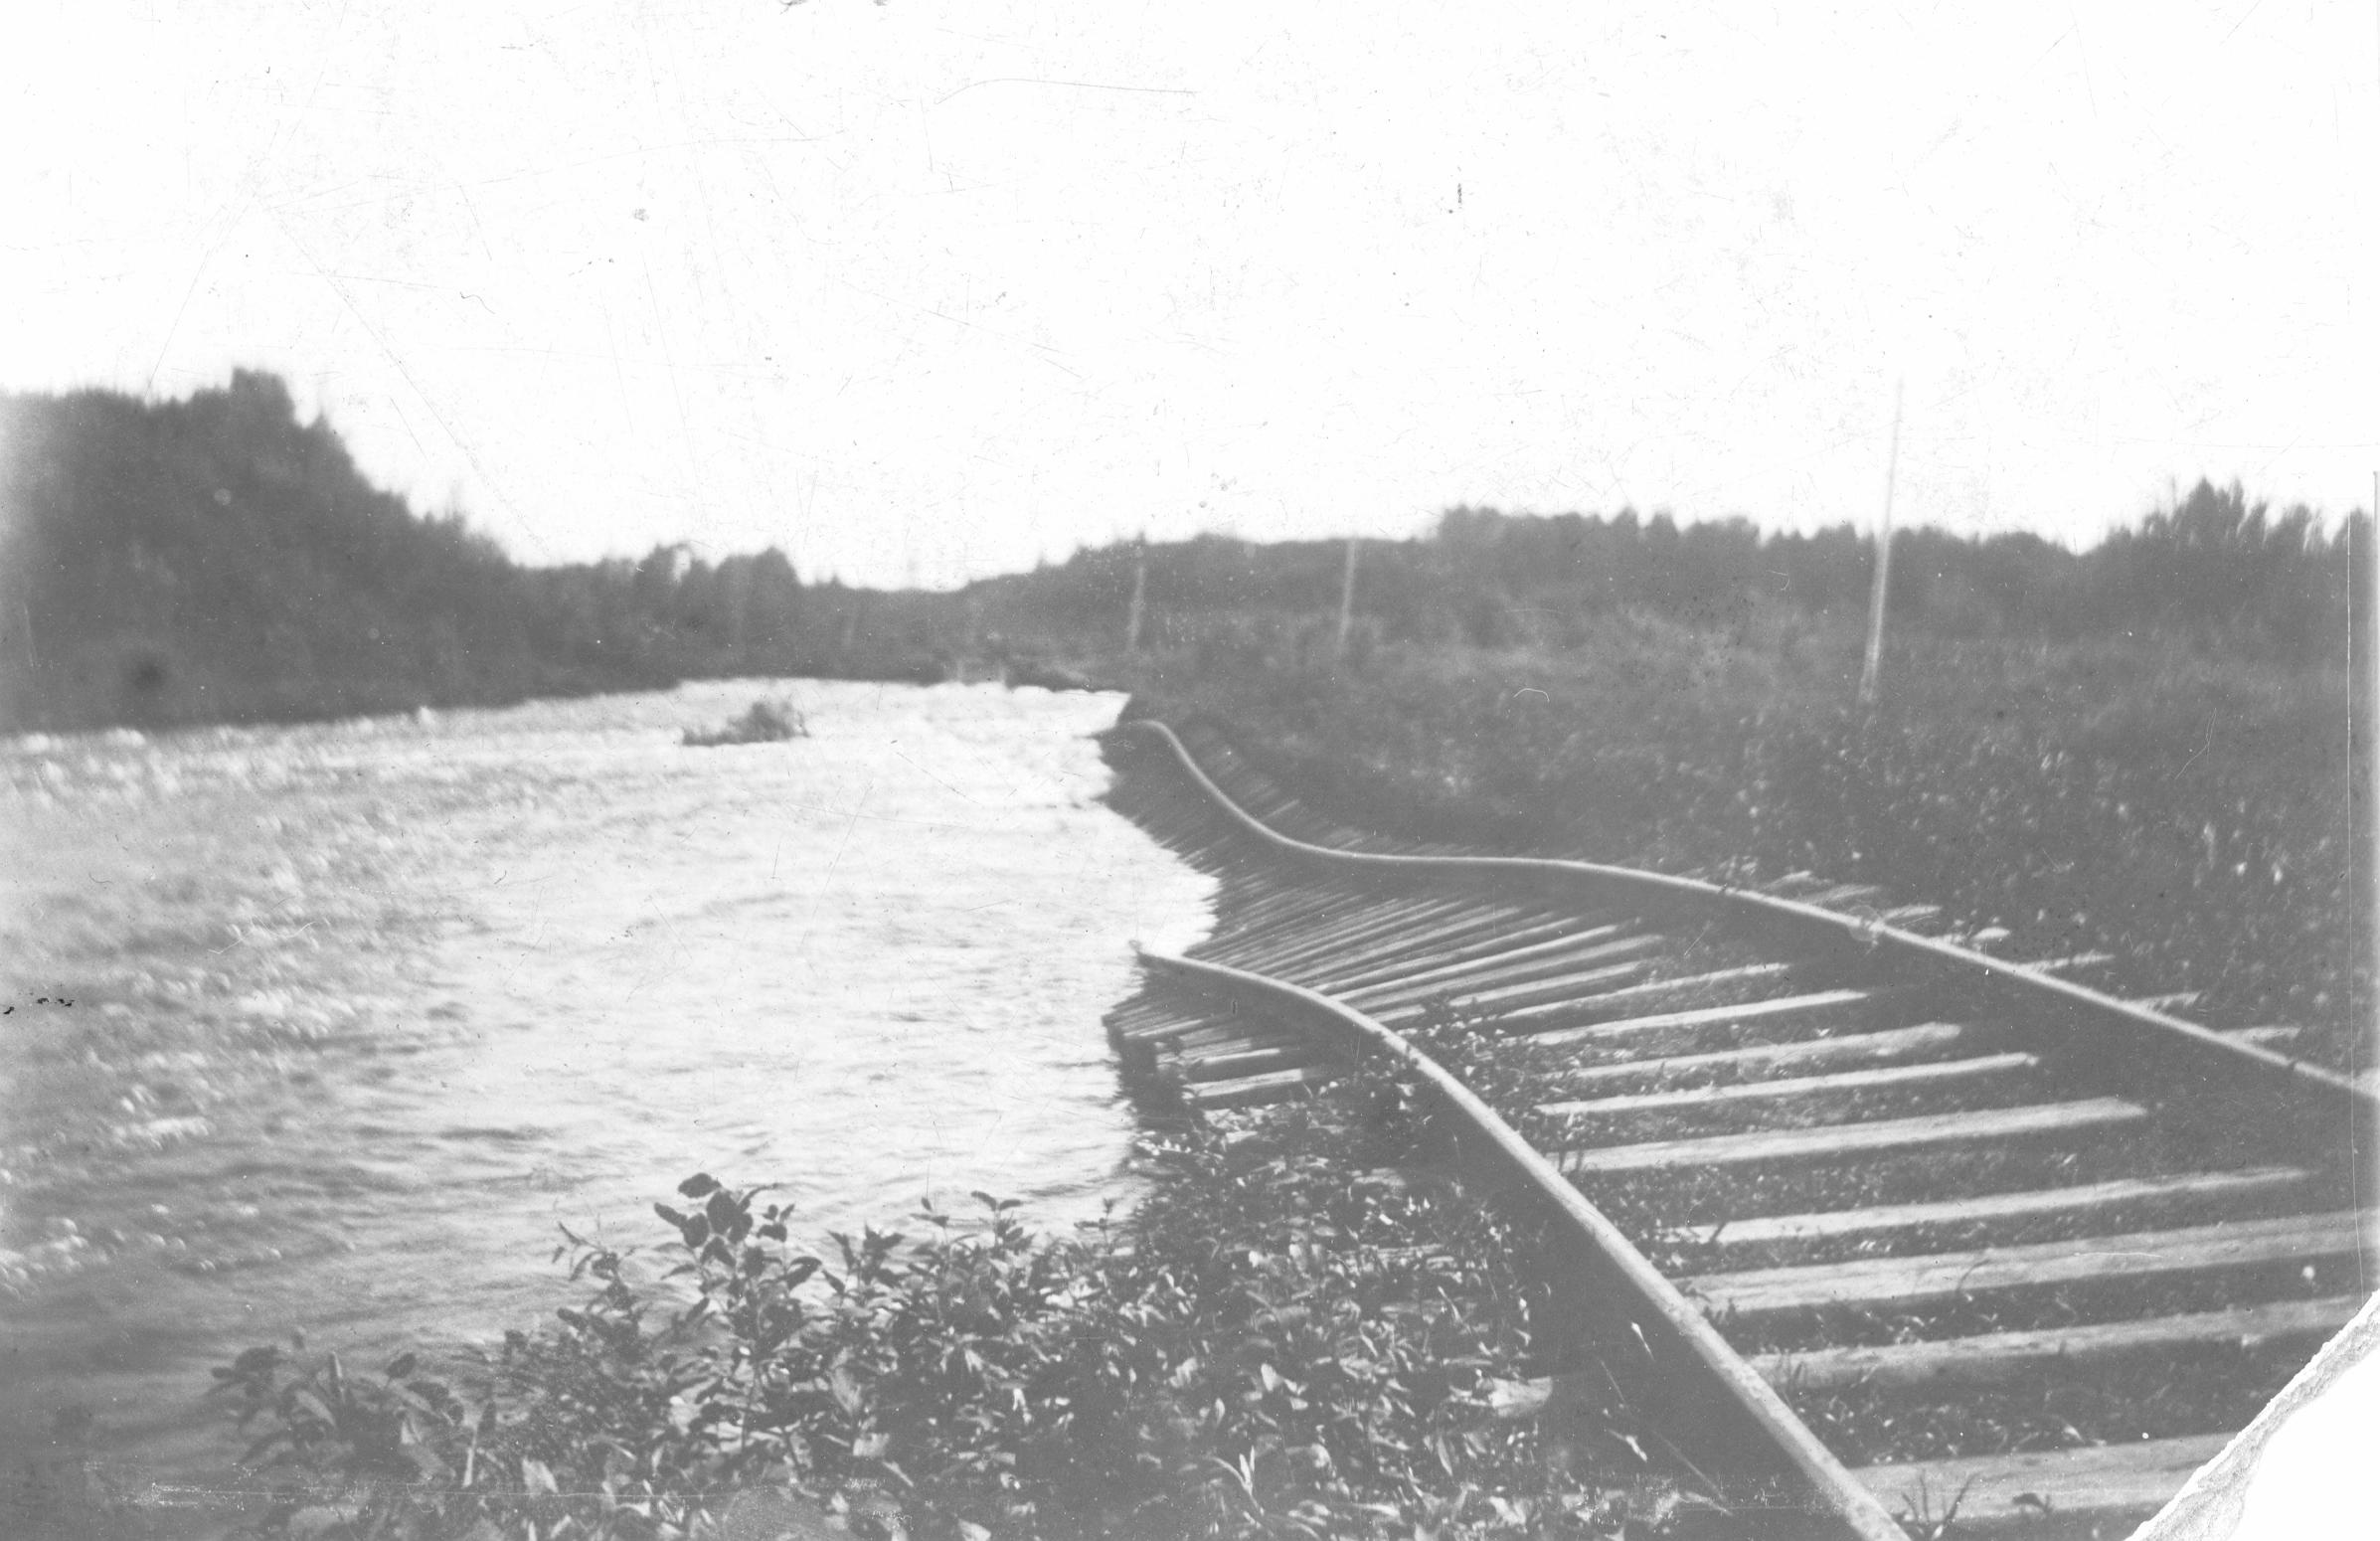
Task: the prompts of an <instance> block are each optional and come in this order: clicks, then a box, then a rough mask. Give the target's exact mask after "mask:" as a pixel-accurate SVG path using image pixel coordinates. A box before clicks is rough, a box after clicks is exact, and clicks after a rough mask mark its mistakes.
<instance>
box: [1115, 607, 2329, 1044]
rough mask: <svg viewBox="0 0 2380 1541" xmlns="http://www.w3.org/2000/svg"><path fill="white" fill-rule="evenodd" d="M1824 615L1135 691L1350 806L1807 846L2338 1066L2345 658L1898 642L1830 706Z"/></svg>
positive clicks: (1902, 895)
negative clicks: (2290, 1039)
mask: <svg viewBox="0 0 2380 1541" xmlns="http://www.w3.org/2000/svg"><path fill="white" fill-rule="evenodd" d="M1857 649H1858V637H1857V634H1856V631H1855V630H1854V629H1853V628H1852V626H1851V624H1850V623H1849V622H1848V620H1847V619H1846V620H1841V621H1837V622H1835V623H1833V624H1828V623H1826V622H1824V621H1822V620H1821V621H1809V620H1802V619H1797V618H1788V619H1775V618H1771V619H1769V620H1767V621H1765V622H1763V623H1762V624H1759V625H1755V626H1750V627H1743V628H1739V629H1738V630H1737V631H1735V632H1734V633H1732V634H1723V633H1715V632H1705V631H1697V630H1691V629H1688V628H1685V627H1681V626H1677V625H1674V624H1670V623H1668V622H1663V621H1656V620H1646V619H1641V618H1630V617H1623V616H1615V617H1613V618H1610V619H1607V620H1605V621H1603V622H1601V623H1600V626H1599V629H1598V632H1597V634H1596V635H1594V636H1593V637H1591V638H1590V639H1589V640H1588V641H1587V643H1586V644H1585V645H1584V646H1581V647H1579V648H1576V649H1572V650H1566V651H1562V652H1549V651H1540V650H1512V651H1486V650H1479V649H1446V648H1435V649H1426V650H1425V649H1419V648H1402V647H1380V648H1375V649H1371V650H1369V651H1368V652H1367V651H1365V650H1363V649H1360V648H1359V649H1358V650H1357V656H1356V657H1355V658H1353V659H1351V660H1349V661H1348V662H1347V663H1345V664H1342V665H1334V664H1331V663H1328V662H1326V661H1323V660H1321V659H1319V658H1315V657H1312V656H1310V655H1309V656H1308V657H1307V658H1306V659H1304V660H1302V661H1301V660H1299V659H1298V658H1296V657H1295V656H1293V655H1290V654H1287V653H1286V652H1285V651H1283V650H1278V649H1254V648H1244V649H1237V650H1234V649H1221V648H1215V647H1209V648H1206V649H1204V650H1203V651H1202V653H1201V654H1200V655H1199V656H1197V657H1196V658H1193V657H1191V656H1189V655H1187V654H1184V655H1178V656H1168V657H1160V658H1157V659H1153V660H1150V661H1149V662H1148V663H1147V664H1146V665H1145V666H1144V668H1143V669H1142V671H1141V675H1140V680H1139V684H1140V695H1139V700H1138V702H1137V703H1136V709H1137V710H1139V711H1142V712H1147V713H1154V714H1156V715H1161V716H1165V717H1168V718H1176V719H1180V718H1187V717H1192V716H1204V717H1207V718H1209V719H1211V720H1213V721H1215V722H1217V723H1218V724H1219V725H1221V726H1222V727H1224V728H1225V729H1226V730H1227V731H1228V732H1229V733H1231V734H1232V736H1233V737H1234V738H1235V739H1236V740H1237V741H1239V742H1240V743H1242V744H1243V745H1244V746H1246V747H1247V748H1248V749H1250V750H1251V751H1252V752H1253V753H1255V754H1256V755H1257V756H1258V758H1260V759H1261V760H1263V761H1264V762H1266V763H1268V764H1269V765H1270V766H1271V767H1272V768H1273V769H1275V771H1279V772H1281V773H1283V774H1284V775H1285V776H1286V777H1287V778H1289V779H1290V780H1291V781H1292V782H1293V783H1294V784H1296V785H1298V786H1299V787H1300V788H1301V789H1302V790H1304V791H1305V792H1306V793H1307V794H1308V795H1309V796H1310V797H1311V798H1312V799H1313V800H1314V801H1315V802H1317V803H1318V804H1320V805H1322V806H1324V807H1326V808H1328V809H1330V810H1331V811H1333V812H1335V813H1337V814H1339V815H1340V816H1342V817H1345V818H1348V819H1349V820H1350V821H1352V822H1357V823H1363V824H1369V825H1372V826H1375V827H1388V828H1399V829H1403V830H1406V831H1409V832H1412V833H1417V834H1423V833H1427V834H1434V835H1440V836H1447V837H1452V838H1457V839H1463V840H1467V841H1472V842H1477V843H1483V844H1492V845H1504V846H1517V845H1526V846H1528V847H1530V848H1532V849H1538V850H1556V851H1561V852H1566V853H1571V854H1583V855H1589V856H1592V857H1595V858H1597V859H1601V860H1608V861H1615V862H1623V863H1628V864H1632V865H1639V866H1646V867H1652V868H1656V869H1660V870H1664V871H1673V872H1688V871H1690V872H1699V873H1702V874H1705V875H1723V876H1728V877H1732V878H1736V879H1740V880H1741V879H1748V878H1753V877H1760V878H1771V877H1776V876H1779V875H1781V874H1783V873H1785V872H1788V871H1793V870H1796V869H1809V870H1812V871H1815V872H1818V873H1820V874H1823V875H1825V876H1827V877H1830V878H1836V879H1844V880H1850V879H1860V880H1866V881H1871V882H1876V883H1880V884H1882V885H1884V887H1885V888H1886V889H1887V890H1888V891H1889V892H1890V893H1891V895H1892V896H1893V897H1894V899H1896V900H1901V901H1919V900H1923V901H1929V902H1933V903H1937V904H1941V905H1943V906H1944V907H1945V908H1946V909H1947V910H1948V911H1949V912H1950V918H1951V920H1952V921H1953V923H1954V924H1955V925H1957V926H1958V927H1960V928H1961V929H1968V928H1975V927H1981V926H1985V925H2000V926H2005V927H2007V928H2009V929H2010V930H2011V931H2013V932H2014V933H2015V934H2016V935H2015V937H2014V938H2013V939H2012V940H2011V941H2010V942H2008V943H2007V944H2006V945H2005V946H2004V947H2002V948H2001V950H2002V951H2003V953H2004V955H2010V956H2048V955H2055V954H2061V953H2066V952H2072V951H2076V950H2081V949H2084V948H2092V947H2099V948H2106V949H2107V950H2110V951H2113V952H2115V953H2117V954H2118V956H2119V957H2120V958H2121V959H2122V961H2121V963H2120V964H2119V965H2118V971H2117V972H2116V973H2115V974H2114V975H2113V976H2112V986H2113V987H2115V988H2117V989H2119V990H2123V991H2127V992H2136V993H2162V992H2166V991H2174V990H2183V989H2194V990H2200V991H2203V992H2204V995H2203V998H2202V999H2201V1000H2200V1001H2199V1002H2198V1003H2197V1004H2196V1006H2194V1007H2193V1008H2192V1011H2193V1012H2194V1013H2195V1014H2196V1015H2198V1016H2200V1017H2201V1018H2202V1019H2204V1020H2207V1021H2210V1022H2213V1023H2215V1024H2217V1025H2225V1026H2229V1025H2246V1024H2249V1023H2255V1022H2277V1021H2287V1022H2295V1023H2299V1024H2303V1025H2306V1026H2310V1027H2313V1028H2316V1029H2317V1030H2318V1031H2317V1033H2316V1034H2315V1035H2313V1042H2314V1048H2313V1050H2312V1052H2313V1053H2315V1054H2316V1055H2317V1056H2318V1057H2320V1058H2322V1059H2324V1060H2326V1061H2327V1062H2329V1063H2331V1064H2336V1065H2344V1064H2346V1063H2348V1060H2349V1054H2350V1045H2349V1042H2348V1037H2349V1035H2348V1033H2347V1030H2346V1023H2347V1021H2348V1013H2347V1001H2346V987H2347V970H2348V966H2349V958H2348V948H2347V930H2346V887H2347V862H2348V831H2347V798H2346V771H2347V743H2346V740H2347V722H2346V700H2347V697H2346V681H2345V675H2344V671H2343V670H2341V669H2331V668H2307V669H2283V668H2279V667H2273V666H2265V665H2255V664H2248V663H2240V662H2231V661H2225V660H2220V659H2209V658H2204V657H2194V656H2189V655H2186V654H2183V653H2181V652H2178V651H2177V650H2175V649H2173V648H2170V647H2167V646H2164V645H2161V644H2148V643H2130V642H2125V643H2114V644H2108V643H2100V644H2077V645H2069V646H2048V645H2035V644H2021V643H1998V642H1976V641H1963V642H1958V643H1955V644H1952V643H1946V642H1942V641H1937V640H1929V639H1924V638H1917V639H1910V640H1903V641H1899V642H1897V643H1896V646H1895V650H1894V652H1893V653H1892V655H1891V657H1890V661H1889V670H1888V677H1887V687H1886V691H1885V700H1884V703H1883V706H1882V709H1881V710H1879V711H1878V712H1876V713H1875V714H1874V715H1873V716H1870V715H1868V714H1865V713H1862V712H1860V711H1858V710H1857V709H1856V708H1855V707H1854V705H1853V703H1852V695H1853V684H1854V680H1855V676H1856V670H1857Z"/></svg>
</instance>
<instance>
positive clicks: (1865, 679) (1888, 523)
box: [1859, 380, 1904, 706]
mask: <svg viewBox="0 0 2380 1541" xmlns="http://www.w3.org/2000/svg"><path fill="white" fill-rule="evenodd" d="M1903 384H1904V382H1902V381H1898V380H1896V381H1894V382H1893V443H1892V448H1891V450H1890V451H1889V452H1888V453H1887V454H1886V456H1885V461H1884V519H1883V521H1882V522H1881V523H1879V524H1878V525H1877V526H1876V585H1875V588H1874V589H1873V590H1872V591H1871V592H1870V593H1869V595H1868V656H1867V662H1866V663H1865V665H1863V666H1862V667H1861V669H1860V671H1859V704H1860V705H1861V706H1874V705H1875V704H1876V673H1877V670H1878V669H1879V667H1881V665H1882V664H1883V662H1884V596H1885V591H1886V589H1887V587H1888V586H1889V585H1890V584H1891V582H1892V573H1893V481H1894V478H1895V477H1896V476H1898V475H1899V473H1900V470H1901V388H1902V386H1903Z"/></svg>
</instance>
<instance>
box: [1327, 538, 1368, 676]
mask: <svg viewBox="0 0 2380 1541" xmlns="http://www.w3.org/2000/svg"><path fill="white" fill-rule="evenodd" d="M1362 545H1363V539H1362V537H1360V536H1355V535H1350V536H1348V537H1347V571H1346V573H1345V575H1344V576H1343V577H1341V578H1340V580H1339V640H1338V647H1337V649H1336V652H1335V653H1334V656H1336V657H1339V658H1342V659H1343V658H1345V657H1346V656H1347V628H1348V627H1349V626H1351V625H1353V624H1354V622H1355V554H1356V551H1357V549H1358V548H1360V547H1361V546H1362Z"/></svg>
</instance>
